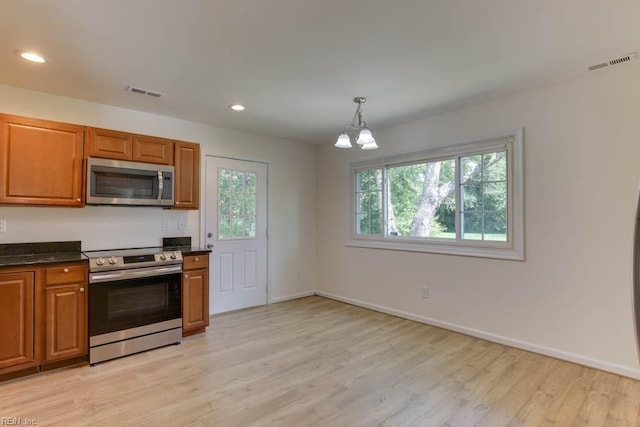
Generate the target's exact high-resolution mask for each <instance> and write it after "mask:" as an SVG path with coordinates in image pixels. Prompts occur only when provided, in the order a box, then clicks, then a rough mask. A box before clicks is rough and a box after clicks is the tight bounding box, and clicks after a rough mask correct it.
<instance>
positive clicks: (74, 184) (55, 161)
mask: <svg viewBox="0 0 640 427" xmlns="http://www.w3.org/2000/svg"><path fill="white" fill-rule="evenodd" d="M83 156H84V127H83V126H77V125H72V124H68V123H58V122H51V121H47V120H38V119H30V118H26V117H17V116H10V115H0V203H10V204H24V205H56V206H83V205H84V191H83V189H84V187H83Z"/></svg>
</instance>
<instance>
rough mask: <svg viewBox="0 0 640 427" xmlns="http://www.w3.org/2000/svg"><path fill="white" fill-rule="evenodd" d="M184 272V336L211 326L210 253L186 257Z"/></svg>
mask: <svg viewBox="0 0 640 427" xmlns="http://www.w3.org/2000/svg"><path fill="white" fill-rule="evenodd" d="M182 265H183V272H182V335H183V336H187V335H193V334H198V333H201V332H204V331H205V330H206V328H207V326H209V253H204V254H201V255H185V256H184V261H183V264H182Z"/></svg>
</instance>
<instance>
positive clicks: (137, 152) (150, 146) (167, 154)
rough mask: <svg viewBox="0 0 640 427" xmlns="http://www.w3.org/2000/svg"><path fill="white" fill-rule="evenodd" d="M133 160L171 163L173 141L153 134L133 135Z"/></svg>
mask: <svg viewBox="0 0 640 427" xmlns="http://www.w3.org/2000/svg"><path fill="white" fill-rule="evenodd" d="M133 160H134V161H136V162H145V163H157V164H160V165H173V141H171V140H170V139H164V138H156V137H153V136H144V135H133Z"/></svg>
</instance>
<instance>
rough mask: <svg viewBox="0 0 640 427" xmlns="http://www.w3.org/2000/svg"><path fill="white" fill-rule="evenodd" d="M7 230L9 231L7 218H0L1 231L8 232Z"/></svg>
mask: <svg viewBox="0 0 640 427" xmlns="http://www.w3.org/2000/svg"><path fill="white" fill-rule="evenodd" d="M6 232H7V220H6V219H0V233H6Z"/></svg>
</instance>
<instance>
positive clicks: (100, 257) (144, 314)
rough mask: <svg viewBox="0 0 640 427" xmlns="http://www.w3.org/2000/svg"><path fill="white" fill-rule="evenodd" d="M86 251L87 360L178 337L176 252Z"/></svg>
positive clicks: (179, 263)
mask: <svg viewBox="0 0 640 427" xmlns="http://www.w3.org/2000/svg"><path fill="white" fill-rule="evenodd" d="M84 254H85V255H87V256H88V257H89V363H91V364H94V363H98V362H103V361H105V360H110V359H115V358H117V357H121V356H126V355H129V354H133V353H139V352H141V351H145V350H149V349H152V348H157V347H162V346H165V345H169V344H176V343H180V342H181V341H182V317H181V313H182V290H181V272H182V253H181V252H180V251H165V250H163V248H155V247H153V248H133V249H114V250H107V251H85V252H84Z"/></svg>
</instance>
